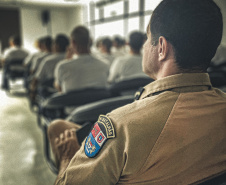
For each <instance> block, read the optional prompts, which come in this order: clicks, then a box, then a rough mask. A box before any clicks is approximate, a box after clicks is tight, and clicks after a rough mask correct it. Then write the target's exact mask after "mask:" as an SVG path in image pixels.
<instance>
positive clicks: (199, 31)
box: [150, 0, 223, 71]
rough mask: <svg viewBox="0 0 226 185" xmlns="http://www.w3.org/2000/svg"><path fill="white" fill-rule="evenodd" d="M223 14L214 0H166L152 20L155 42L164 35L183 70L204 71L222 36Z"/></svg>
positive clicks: (155, 12)
mask: <svg viewBox="0 0 226 185" xmlns="http://www.w3.org/2000/svg"><path fill="white" fill-rule="evenodd" d="M222 30H223V23H222V14H221V11H220V9H219V7H218V6H217V5H216V4H215V3H214V2H213V1H212V0H163V1H162V2H161V3H160V4H159V5H158V6H157V8H156V9H155V10H154V12H153V14H152V17H151V20H150V31H151V35H152V44H153V45H157V44H158V38H159V37H160V36H164V37H165V38H166V39H167V41H168V42H170V43H171V44H172V46H173V49H174V54H175V59H176V63H177V65H178V67H179V68H180V69H181V70H188V71H191V70H201V71H205V70H206V69H207V67H208V66H209V63H210V61H211V59H212V58H213V56H214V54H215V53H216V49H217V47H218V45H219V44H220V42H221V39H222Z"/></svg>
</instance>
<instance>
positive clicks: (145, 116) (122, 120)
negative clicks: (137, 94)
mask: <svg viewBox="0 0 226 185" xmlns="http://www.w3.org/2000/svg"><path fill="white" fill-rule="evenodd" d="M178 96H179V95H178V93H175V92H171V91H166V92H163V93H160V94H159V95H155V96H150V97H146V98H144V99H141V100H138V101H134V102H133V103H130V104H127V105H125V106H122V107H120V108H118V109H115V110H113V111H112V112H110V113H109V114H108V115H107V116H109V118H110V119H112V121H113V122H114V123H115V124H116V125H118V126H119V127H121V126H122V127H124V126H129V125H131V124H133V123H138V122H140V123H142V122H147V121H149V122H158V120H159V119H162V118H163V117H164V115H163V114H164V113H166V112H170V111H171V110H172V108H173V106H174V104H175V102H176V101H177V98H178ZM166 115H167V114H166ZM150 119H151V121H150Z"/></svg>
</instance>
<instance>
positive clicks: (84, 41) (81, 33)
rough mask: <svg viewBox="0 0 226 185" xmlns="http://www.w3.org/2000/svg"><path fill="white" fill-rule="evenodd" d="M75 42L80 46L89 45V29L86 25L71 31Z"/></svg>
mask: <svg viewBox="0 0 226 185" xmlns="http://www.w3.org/2000/svg"><path fill="white" fill-rule="evenodd" d="M71 38H72V40H73V42H74V43H75V44H76V45H77V46H80V47H89V42H90V36H89V30H88V29H87V28H86V27H84V26H78V27H75V28H74V30H73V31H72V32H71Z"/></svg>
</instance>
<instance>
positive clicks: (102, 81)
mask: <svg viewBox="0 0 226 185" xmlns="http://www.w3.org/2000/svg"><path fill="white" fill-rule="evenodd" d="M108 72H109V65H107V64H106V63H104V62H102V61H101V60H99V59H97V58H95V57H94V56H92V55H88V54H86V55H79V56H78V57H77V58H76V59H73V60H69V61H62V62H60V63H58V64H57V66H56V69H55V75H54V76H55V81H56V83H57V84H59V86H60V87H61V89H62V91H63V92H69V91H74V90H80V89H85V88H90V87H96V88H102V87H106V85H107V77H108Z"/></svg>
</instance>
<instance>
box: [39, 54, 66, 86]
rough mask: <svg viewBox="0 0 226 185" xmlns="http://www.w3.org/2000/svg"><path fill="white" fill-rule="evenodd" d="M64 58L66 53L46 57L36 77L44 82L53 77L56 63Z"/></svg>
mask: <svg viewBox="0 0 226 185" xmlns="http://www.w3.org/2000/svg"><path fill="white" fill-rule="evenodd" d="M64 58H65V53H59V54H53V55H51V56H48V57H46V58H44V59H43V61H42V62H41V64H40V65H39V67H38V69H37V71H36V73H35V78H36V79H37V80H38V81H39V82H44V81H46V80H48V79H53V78H54V70H55V67H56V65H57V64H58V63H59V62H60V61H62V60H64Z"/></svg>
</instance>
